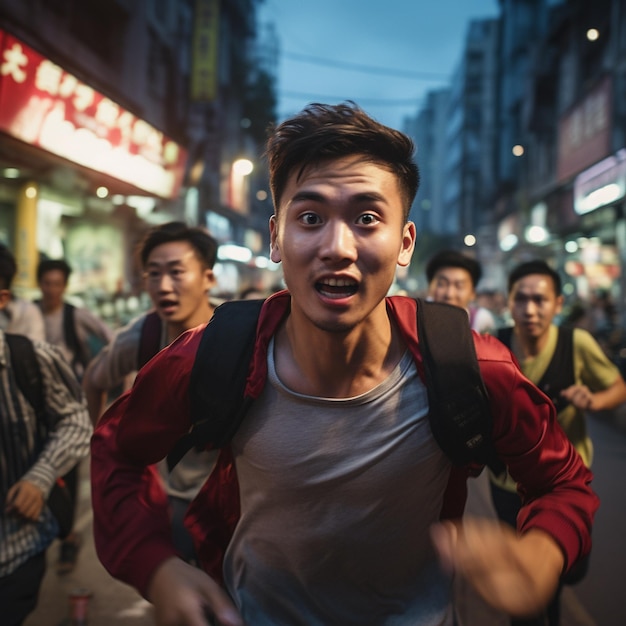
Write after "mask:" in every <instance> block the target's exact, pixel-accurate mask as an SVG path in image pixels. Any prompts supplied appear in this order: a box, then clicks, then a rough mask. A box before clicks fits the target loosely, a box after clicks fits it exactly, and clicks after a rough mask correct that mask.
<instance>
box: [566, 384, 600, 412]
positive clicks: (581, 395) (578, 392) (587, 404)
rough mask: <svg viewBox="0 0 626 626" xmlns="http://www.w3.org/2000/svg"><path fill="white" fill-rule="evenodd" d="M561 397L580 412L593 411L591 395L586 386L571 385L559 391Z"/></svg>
mask: <svg viewBox="0 0 626 626" xmlns="http://www.w3.org/2000/svg"><path fill="white" fill-rule="evenodd" d="M561 396H563V398H565V399H566V400H568V401H569V402H571V403H572V404H573V405H574V406H575V407H576V408H577V409H578V410H580V411H592V410H593V393H592V392H591V390H590V389H589V387H587V386H586V385H571V386H570V387H568V388H567V389H563V391H561Z"/></svg>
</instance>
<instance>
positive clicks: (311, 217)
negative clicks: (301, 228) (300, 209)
mask: <svg viewBox="0 0 626 626" xmlns="http://www.w3.org/2000/svg"><path fill="white" fill-rule="evenodd" d="M300 221H301V222H303V223H304V224H309V225H314V224H319V223H320V218H319V216H317V215H316V214H315V213H303V214H302V215H301V216H300Z"/></svg>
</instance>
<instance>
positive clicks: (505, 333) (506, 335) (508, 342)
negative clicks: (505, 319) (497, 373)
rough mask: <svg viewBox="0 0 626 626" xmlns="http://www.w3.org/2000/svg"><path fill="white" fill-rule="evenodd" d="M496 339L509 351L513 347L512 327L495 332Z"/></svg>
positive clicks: (504, 327)
mask: <svg viewBox="0 0 626 626" xmlns="http://www.w3.org/2000/svg"><path fill="white" fill-rule="evenodd" d="M496 337H497V338H498V339H499V340H500V341H501V342H502V343H503V344H504V345H505V346H506V347H507V348H508V349H509V350H511V349H512V347H513V326H503V327H502V328H498V330H497V331H496Z"/></svg>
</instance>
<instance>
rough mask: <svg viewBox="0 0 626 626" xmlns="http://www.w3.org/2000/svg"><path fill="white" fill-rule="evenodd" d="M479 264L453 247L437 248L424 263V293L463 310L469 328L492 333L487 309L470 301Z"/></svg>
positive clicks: (477, 279) (492, 325) (479, 273)
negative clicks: (426, 292)
mask: <svg viewBox="0 0 626 626" xmlns="http://www.w3.org/2000/svg"><path fill="white" fill-rule="evenodd" d="M482 274H483V271H482V268H481V266H480V263H479V262H478V261H477V260H476V259H473V258H471V257H469V256H467V255H466V254H463V253H461V252H458V251H457V250H441V251H440V252H438V253H437V254H435V255H434V256H433V257H432V258H431V259H430V261H428V264H427V265H426V279H427V280H428V295H429V297H430V298H431V299H432V300H434V301H435V302H445V303H447V304H452V305H454V306H458V307H460V308H462V309H465V310H466V311H467V313H468V315H469V317H470V326H471V328H472V330H475V331H476V332H479V333H494V332H495V330H496V321H495V319H494V317H493V315H492V314H491V313H490V312H489V310H488V309H486V308H484V307H479V306H476V305H475V304H472V303H473V302H474V300H475V299H476V286H477V285H478V283H479V282H480V279H481V278H482Z"/></svg>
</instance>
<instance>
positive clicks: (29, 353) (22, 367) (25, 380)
mask: <svg viewBox="0 0 626 626" xmlns="http://www.w3.org/2000/svg"><path fill="white" fill-rule="evenodd" d="M4 337H5V339H6V342H7V345H8V347H9V353H10V356H11V369H12V370H13V376H14V377H15V383H16V384H17V386H18V388H19V390H20V391H21V392H22V394H23V395H24V397H25V398H26V400H28V402H29V403H30V405H31V406H32V407H33V409H34V411H35V415H36V416H37V430H38V432H39V436H40V437H41V440H42V441H43V440H44V439H45V435H46V431H47V428H48V426H49V424H48V423H47V419H46V410H45V399H44V393H43V380H42V378H41V370H40V369H39V363H38V362H37V356H36V355H35V348H34V347H33V342H32V341H31V340H30V339H29V338H28V337H26V336H24V335H14V334H12V333H5V335H4Z"/></svg>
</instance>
